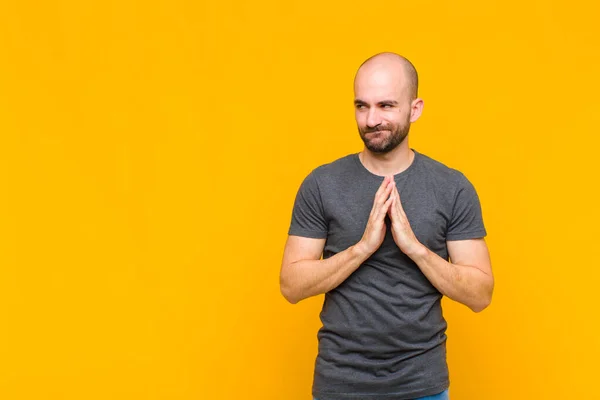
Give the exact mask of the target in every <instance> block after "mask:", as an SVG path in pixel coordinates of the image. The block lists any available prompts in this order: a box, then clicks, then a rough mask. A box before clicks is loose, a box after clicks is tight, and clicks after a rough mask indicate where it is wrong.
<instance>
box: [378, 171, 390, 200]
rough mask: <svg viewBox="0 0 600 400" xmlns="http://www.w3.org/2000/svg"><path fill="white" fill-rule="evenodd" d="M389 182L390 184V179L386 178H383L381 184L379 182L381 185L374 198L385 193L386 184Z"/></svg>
mask: <svg viewBox="0 0 600 400" xmlns="http://www.w3.org/2000/svg"><path fill="white" fill-rule="evenodd" d="M389 182H390V179H389V178H388V177H387V176H386V177H385V178H383V182H381V185H379V189H377V192H376V193H375V197H377V196H378V195H381V193H382V192H384V191H385V189H386V188H387V184H388V183H389Z"/></svg>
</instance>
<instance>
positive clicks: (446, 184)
mask: <svg viewBox="0 0 600 400" xmlns="http://www.w3.org/2000/svg"><path fill="white" fill-rule="evenodd" d="M412 150H413V151H414V153H415V158H414V161H413V162H412V163H411V165H410V166H409V167H408V168H407V169H406V170H404V171H403V172H401V173H400V174H397V175H395V177H394V178H395V180H396V186H397V187H398V191H399V193H400V199H401V202H402V206H403V208H404V211H405V213H406V215H407V218H408V221H409V222H410V225H411V227H412V229H413V231H414V233H415V235H416V237H417V239H418V240H419V241H420V242H421V243H423V244H424V245H425V246H427V248H429V249H430V250H431V251H433V252H435V253H436V254H438V255H439V256H440V257H442V258H443V259H445V260H448V250H447V247H446V241H447V240H463V239H472V238H481V237H484V236H486V230H485V227H484V224H483V219H482V215H481V206H480V203H479V198H478V196H477V193H476V192H475V189H474V187H473V185H472V184H471V183H470V182H469V181H468V180H467V178H466V177H465V176H464V175H463V174H462V173H461V172H459V171H457V170H455V169H452V168H449V167H447V166H445V165H444V164H442V163H440V162H438V161H435V160H433V159H432V158H430V157H428V156H426V155H424V154H421V153H418V152H417V151H415V150H414V149H412ZM382 181H383V177H381V176H377V175H375V174H373V173H371V172H370V171H369V170H367V169H366V168H365V167H364V166H363V164H362V163H361V161H360V159H359V158H358V153H355V154H350V155H347V156H345V157H342V158H340V159H338V160H336V161H334V162H331V163H329V164H325V165H322V166H320V167H318V168H316V169H314V170H313V171H312V172H311V173H310V174H309V175H308V176H307V177H306V178H305V179H304V181H303V182H302V184H301V186H300V189H299V191H298V193H297V195H296V200H295V202H294V208H293V212H292V219H291V225H290V229H289V232H288V233H289V234H290V235H295V236H303V237H309V238H326V239H327V240H326V242H325V247H324V250H323V257H324V258H328V257H331V256H333V255H334V254H336V253H338V252H341V251H343V250H345V249H347V248H348V247H350V246H352V245H354V244H356V243H357V242H358V241H359V240H360V239H361V238H362V235H363V233H364V230H365V227H366V225H367V220H368V218H369V213H370V212H371V208H372V206H373V200H374V198H375V193H376V192H377V189H378V188H379V186H380V185H381V182H382ZM386 224H387V233H386V236H385V239H384V241H383V243H382V245H381V247H380V248H379V249H378V250H377V251H376V252H375V253H374V254H373V255H371V257H370V258H369V259H368V260H366V261H365V262H364V263H363V264H362V265H361V266H360V267H359V268H358V269H357V270H356V271H354V272H353V273H352V274H351V275H350V276H349V277H348V278H347V279H346V280H345V281H344V282H342V283H341V284H340V285H339V286H338V287H337V288H335V289H333V290H331V291H330V292H328V293H326V294H325V300H324V303H323V309H322V311H321V314H320V318H321V322H322V323H323V326H322V327H321V329H320V330H319V332H318V335H317V337H318V339H319V346H318V356H317V359H316V362H315V371H314V380H313V396H315V397H317V398H318V399H319V400H344V399H353V400H359V399H360V400H376V399H377V400H381V399H388V400H391V399H393V400H402V399H412V398H415V397H421V396H429V395H433V394H436V393H439V392H442V391H443V390H445V389H447V388H448V387H449V385H450V382H449V377H448V366H447V363H446V326H447V325H446V320H445V319H444V317H443V315H442V308H441V303H440V302H441V298H442V294H441V293H440V292H439V291H438V290H437V289H436V288H435V287H434V286H433V285H432V284H431V283H430V282H429V280H428V279H427V277H426V276H425V275H424V274H423V273H422V272H421V270H420V269H419V267H418V266H417V264H416V263H414V262H413V261H412V260H411V259H410V258H409V257H408V256H406V255H405V254H404V253H402V252H401V251H400V249H399V248H398V246H397V245H396V243H395V242H394V239H393V237H392V234H391V232H390V220H389V216H386Z"/></svg>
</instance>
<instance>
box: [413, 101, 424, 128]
mask: <svg viewBox="0 0 600 400" xmlns="http://www.w3.org/2000/svg"><path fill="white" fill-rule="evenodd" d="M423 105H424V102H423V99H420V98H416V99H414V100H413V101H412V102H411V103H410V122H411V123H412V122H415V121H416V120H418V119H419V117H420V116H421V114H422V113H423Z"/></svg>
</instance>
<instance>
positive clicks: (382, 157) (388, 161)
mask: <svg viewBox="0 0 600 400" xmlns="http://www.w3.org/2000/svg"><path fill="white" fill-rule="evenodd" d="M358 157H359V159H360V162H361V163H362V165H363V166H364V167H365V168H366V169H367V170H369V171H370V172H371V173H373V174H375V175H379V176H388V175H396V174H399V173H401V172H403V171H404V170H406V169H407V168H408V167H410V165H411V164H412V162H413V160H414V158H415V153H414V151H412V150H411V149H410V147H409V146H408V140H404V142H403V143H401V144H400V145H399V146H398V147H396V148H395V149H394V150H392V151H390V152H388V153H385V154H381V153H373V152H372V151H370V150H369V149H367V148H364V149H363V151H362V152H360V153H359V154H358Z"/></svg>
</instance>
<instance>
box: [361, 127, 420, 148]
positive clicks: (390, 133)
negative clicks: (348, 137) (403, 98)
mask: <svg viewBox="0 0 600 400" xmlns="http://www.w3.org/2000/svg"><path fill="white" fill-rule="evenodd" d="M409 130H410V120H407V121H406V123H405V124H402V125H401V124H398V125H379V126H377V127H376V128H361V127H359V128H358V133H359V134H360V138H361V139H362V141H363V142H364V144H365V147H366V148H367V149H368V150H369V151H371V152H373V153H379V154H383V153H388V152H390V151H392V150H394V149H395V148H396V147H398V145H399V144H400V143H402V142H403V141H404V139H406V136H408V131H409ZM382 131H387V132H382ZM372 132H380V133H378V134H377V135H376V136H373V135H368V136H367V134H369V133H372Z"/></svg>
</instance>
